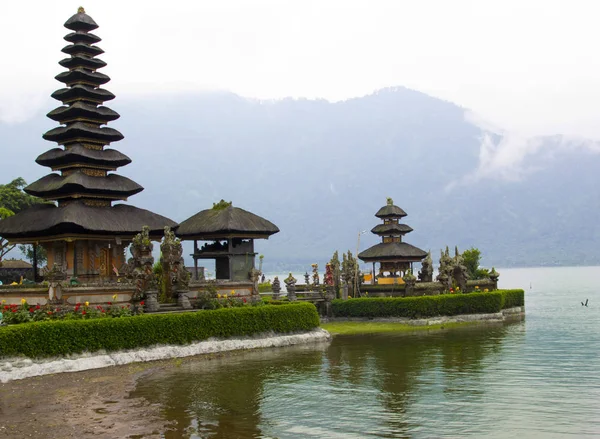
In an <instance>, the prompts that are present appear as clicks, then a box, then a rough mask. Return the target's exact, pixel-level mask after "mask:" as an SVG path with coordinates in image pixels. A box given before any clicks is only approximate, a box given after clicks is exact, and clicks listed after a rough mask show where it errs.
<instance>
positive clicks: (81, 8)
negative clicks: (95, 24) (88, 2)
mask: <svg viewBox="0 0 600 439" xmlns="http://www.w3.org/2000/svg"><path fill="white" fill-rule="evenodd" d="M77 13H78V14H85V9H83V6H79V7H78V8H77Z"/></svg>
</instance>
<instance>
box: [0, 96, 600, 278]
mask: <svg viewBox="0 0 600 439" xmlns="http://www.w3.org/2000/svg"><path fill="white" fill-rule="evenodd" d="M108 105H109V106H110V107H111V108H113V109H115V110H116V111H118V112H119V113H120V114H121V119H119V120H118V121H116V122H115V123H112V124H111V126H113V127H115V128H117V129H119V130H120V131H121V132H122V133H123V134H124V135H125V140H123V141H121V142H118V143H116V144H114V145H113V147H115V148H117V149H120V150H121V151H122V152H124V153H125V154H127V155H129V156H130V157H131V158H132V159H133V163H132V164H131V165H129V166H126V167H124V168H121V169H120V170H119V171H118V172H119V173H120V174H122V175H125V176H127V177H130V178H132V179H133V180H135V181H136V182H138V183H139V184H141V185H142V186H144V187H145V190H144V191H143V192H142V193H141V194H138V195H136V196H134V197H132V198H131V199H130V200H129V202H130V203H131V204H133V205H136V206H138V207H143V208H147V209H150V210H153V211H155V212H157V213H160V214H162V215H165V216H168V217H170V218H172V219H173V220H175V221H182V220H184V219H186V218H187V217H189V216H191V215H192V214H194V213H196V212H198V211H199V210H202V209H205V208H209V207H211V206H212V203H213V202H216V201H218V200H220V199H225V200H227V201H233V204H234V205H236V206H239V207H242V208H244V209H247V210H250V211H252V212H254V213H256V214H258V215H261V216H263V217H265V218H267V219H269V220H270V221H272V222H274V223H275V224H277V226H279V228H280V229H281V232H280V233H279V234H276V235H274V236H272V237H271V238H270V239H269V240H268V241H260V242H258V243H257V244H258V245H257V248H258V251H259V252H261V253H263V254H264V255H265V266H266V268H270V269H285V268H288V267H289V268H290V269H291V268H298V269H302V270H304V269H305V268H308V267H307V265H308V264H309V263H311V262H319V263H320V264H324V262H325V261H326V260H328V259H329V257H330V256H331V253H332V252H333V251H334V250H336V249H338V250H340V251H345V250H348V249H350V250H352V251H353V252H355V251H356V245H357V233H358V232H359V231H361V230H369V231H370V229H371V228H372V227H373V226H375V225H376V224H378V222H379V220H378V219H377V218H375V217H374V214H375V212H376V211H377V210H378V209H379V208H380V207H381V206H383V205H384V204H385V200H386V197H388V196H389V197H392V198H393V199H394V202H395V204H397V205H399V206H400V207H402V208H403V209H404V210H405V211H406V212H407V213H408V217H406V218H405V223H407V224H409V225H410V226H411V227H413V229H414V231H413V232H412V233H410V234H409V235H407V237H406V241H407V242H409V243H411V244H413V245H416V246H418V247H420V248H423V249H425V250H427V249H431V250H432V252H433V257H434V259H436V260H437V258H438V257H439V249H440V248H441V247H443V246H445V245H450V246H454V245H458V246H459V248H460V249H464V248H467V247H470V246H475V247H478V248H480V249H481V250H482V252H483V256H484V263H485V264H486V265H492V264H493V265H496V266H522V265H529V266H531V265H572V264H598V263H600V252H598V251H597V250H596V248H595V242H597V238H599V237H600V225H598V222H597V221H596V218H598V216H599V213H600V207H599V206H600V203H599V201H600V200H599V198H600V185H599V184H598V183H599V180H600V177H599V176H598V172H597V169H599V165H600V155H599V154H598V151H597V150H594V149H593V148H591V147H589V146H588V145H587V144H586V142H584V141H581V142H579V141H572V140H569V139H565V138H563V137H562V136H559V135H557V136H553V137H547V138H538V139H532V140H531V144H530V146H531V145H533V146H531V148H529V149H528V150H527V151H528V153H527V154H524V155H523V157H522V159H520V160H519V161H518V162H517V163H516V164H515V163H511V162H510V161H508V164H507V165H506V166H504V167H501V168H499V167H498V164H497V163H495V164H493V165H490V164H488V163H487V162H486V160H485V157H487V156H486V155H485V154H486V152H485V151H482V148H483V146H482V145H483V144H484V143H485V142H484V140H486V141H487V142H488V143H490V142H491V149H490V148H488V150H486V151H487V154H490V153H491V154H494V153H497V152H498V151H499V148H501V147H502V145H503V140H505V138H504V136H503V134H502V133H490V132H486V131H485V130H483V129H482V128H479V127H478V126H477V125H475V124H473V123H472V122H470V121H469V118H468V117H466V115H467V111H466V110H465V109H464V108H460V107H458V106H456V105H454V104H452V103H449V102H444V101H441V100H439V99H436V98H433V97H430V96H427V95H425V94H423V93H419V92H416V91H412V90H408V89H405V88H393V89H385V90H381V91H379V92H377V93H375V94H372V95H369V96H365V97H361V98H356V99H350V100H347V101H343V102H336V103H330V102H327V101H324V100H304V99H299V100H294V99H284V100H280V101H258V100H252V99H246V98H242V97H239V96H236V95H234V94H231V93H224V92H219V93H217V92H215V93H201V94H185V95H169V96H166V95H157V96H145V97H143V98H139V97H137V98H135V99H134V98H129V99H116V100H115V102H114V104H113V103H112V102H110V103H108ZM55 106H56V104H55V103H51V102H49V103H48V108H47V110H48V111H50V110H51V109H52V108H54V107H55ZM53 126H54V123H53V122H52V121H50V120H47V119H46V118H45V117H44V116H43V115H41V114H40V115H38V116H36V117H35V118H33V119H32V120H30V121H29V122H26V123H23V124H19V125H0V142H1V145H2V151H3V153H2V162H3V164H4V165H5V166H3V169H6V170H8V171H9V172H6V171H5V172H4V173H3V175H4V180H6V181H8V180H10V178H13V177H16V176H23V177H24V178H25V179H26V180H27V181H28V182H32V181H34V180H36V179H37V178H40V177H41V176H43V175H45V174H46V173H47V172H48V170H47V169H46V168H42V167H40V166H38V165H36V164H35V163H34V159H35V157H37V155H38V154H40V153H41V152H43V151H45V150H47V149H49V148H50V147H52V144H51V143H50V142H45V141H43V140H42V139H41V134H42V133H43V132H44V131H46V130H48V129H50V128H51V127H53ZM488 146H489V145H488ZM377 240H378V238H377V237H376V236H374V235H372V234H370V233H367V234H364V235H362V237H361V242H360V247H361V250H362V249H364V248H366V247H367V246H370V245H372V244H374V243H375V242H377ZM187 248H188V250H191V247H189V246H188V247H187ZM188 253H189V251H188Z"/></svg>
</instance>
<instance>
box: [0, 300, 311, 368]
mask: <svg viewBox="0 0 600 439" xmlns="http://www.w3.org/2000/svg"><path fill="white" fill-rule="evenodd" d="M317 326H319V315H318V314H317V310H316V308H315V306H314V305H312V304H310V303H297V304H296V303H295V304H287V305H279V306H259V307H242V308H223V309H218V310H214V311H199V312H190V313H180V314H158V315H157V314H154V315H152V314H147V315H142V316H135V317H124V318H118V319H98V320H59V321H47V322H36V323H28V324H26V325H10V326H5V327H0V357H3V356H18V355H25V356H27V357H30V358H39V357H51V356H56V355H66V354H74V353H81V352H86V351H87V352H95V351H99V350H106V351H116V350H121V349H135V348H140V347H147V346H152V345H156V344H171V345H184V344H188V343H191V342H194V341H200V340H206V339H208V338H210V337H219V338H225V337H235V336H244V335H252V334H259V333H263V332H270V331H273V332H276V333H287V332H294V331H304V330H310V329H313V328H315V327H317Z"/></svg>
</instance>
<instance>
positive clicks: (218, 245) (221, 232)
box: [175, 200, 279, 281]
mask: <svg viewBox="0 0 600 439" xmlns="http://www.w3.org/2000/svg"><path fill="white" fill-rule="evenodd" d="M277 232H279V228H278V227H277V226H276V225H275V224H273V223H272V222H270V221H268V220H266V219H264V218H261V217H260V216H258V215H255V214H253V213H251V212H248V211H246V210H244V209H240V208H239V207H233V206H232V203H231V202H229V203H228V202H226V201H223V200H221V201H220V202H219V203H214V205H213V207H212V209H206V210H203V211H201V212H198V213H197V214H195V215H193V216H192V217H190V218H188V219H186V220H185V221H183V222H182V223H181V224H179V226H178V227H177V230H176V232H175V234H176V235H177V236H178V237H179V238H180V239H181V240H182V241H184V240H194V253H192V255H191V256H192V258H193V259H194V280H198V259H214V260H215V271H216V274H215V277H216V279H217V280H231V281H248V280H250V276H251V273H252V272H253V271H254V270H255V264H254V262H255V257H256V253H255V252H254V240H255V239H268V238H269V236H271V235H273V234H275V233H277ZM198 241H209V242H207V243H205V244H204V245H203V246H202V247H200V248H199V247H198Z"/></svg>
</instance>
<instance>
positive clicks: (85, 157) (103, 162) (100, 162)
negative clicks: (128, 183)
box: [35, 143, 131, 170]
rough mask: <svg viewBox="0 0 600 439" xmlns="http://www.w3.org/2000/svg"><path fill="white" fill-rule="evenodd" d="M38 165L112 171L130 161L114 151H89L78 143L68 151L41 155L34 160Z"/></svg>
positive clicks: (54, 167) (63, 150)
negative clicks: (87, 166)
mask: <svg viewBox="0 0 600 439" xmlns="http://www.w3.org/2000/svg"><path fill="white" fill-rule="evenodd" d="M35 161H36V162H37V163H38V164H39V165H42V166H48V167H50V168H52V169H53V170H56V169H60V168H65V167H68V166H71V165H80V166H81V165H94V166H97V167H101V168H103V169H110V170H114V169H117V168H119V167H121V166H125V165H128V164H129V163H131V159H130V158H129V157H127V156H126V155H125V154H123V153H122V152H119V151H117V150H116V149H104V150H101V151H100V150H95V149H89V148H86V147H85V146H83V145H81V144H80V143H75V144H72V145H69V149H66V150H65V149H62V148H53V149H51V150H50V151H46V152H45V153H43V154H41V155H40V156H39V157H38V158H37V159H36V160H35Z"/></svg>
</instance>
